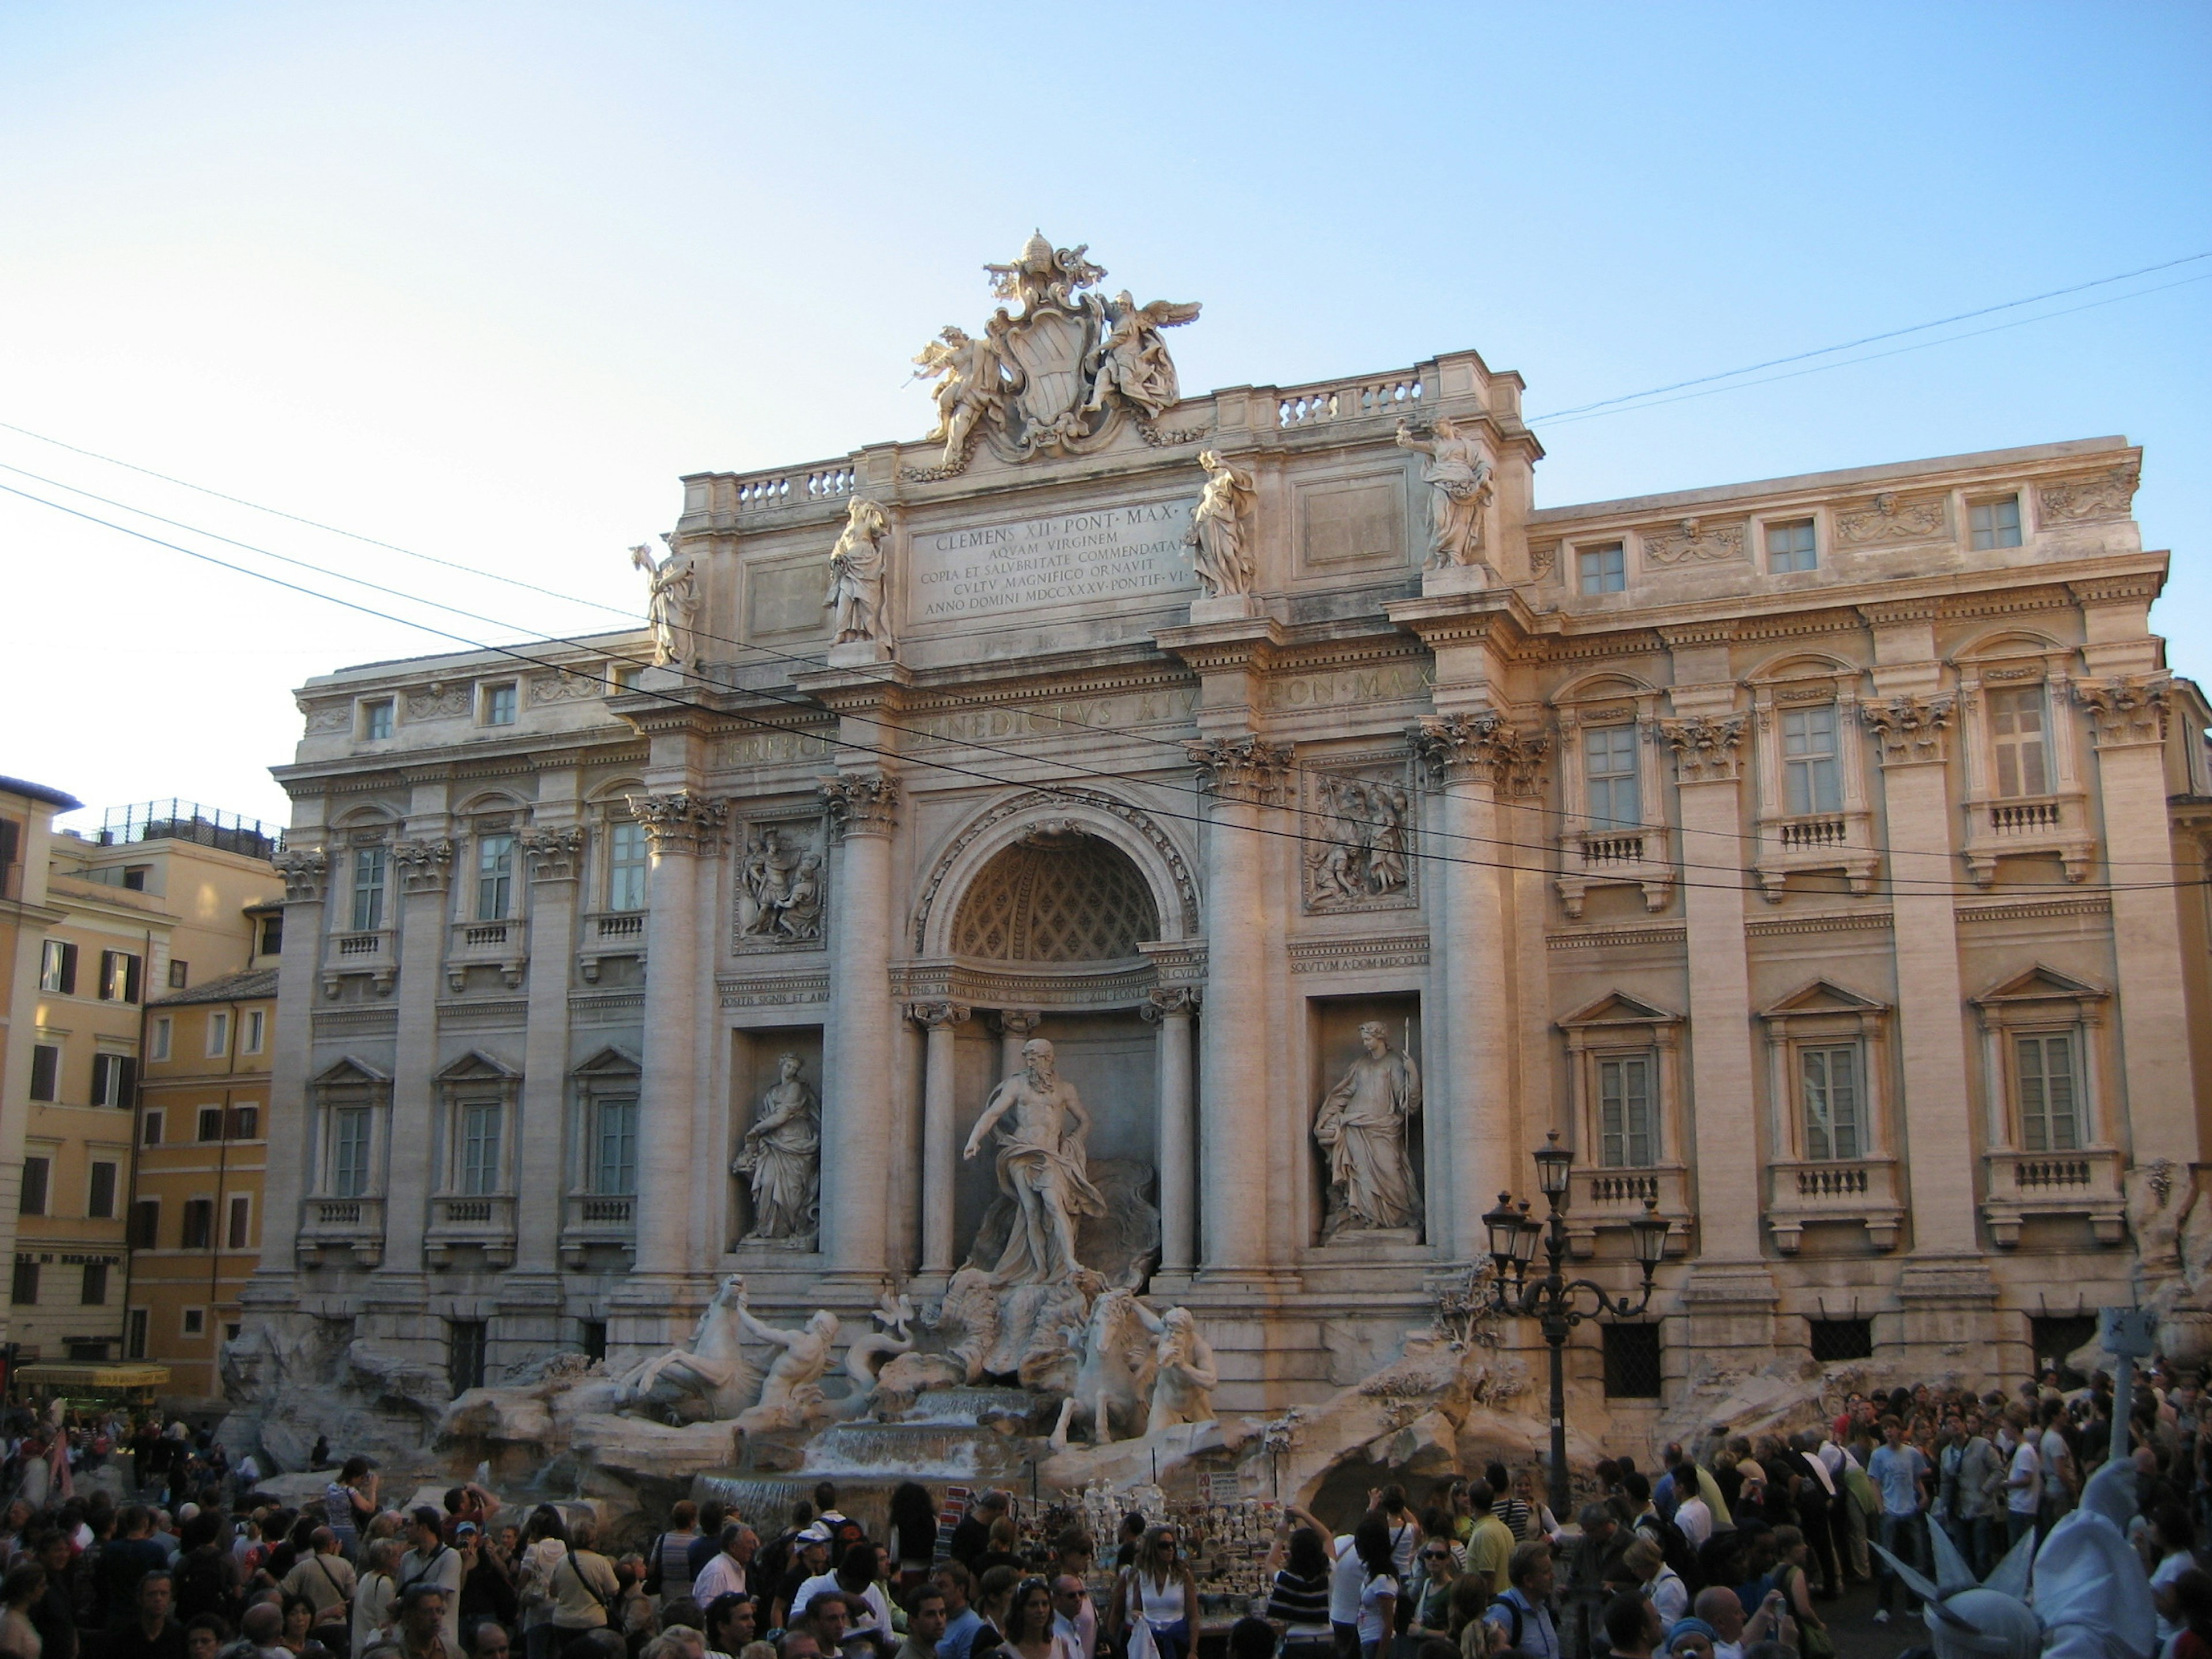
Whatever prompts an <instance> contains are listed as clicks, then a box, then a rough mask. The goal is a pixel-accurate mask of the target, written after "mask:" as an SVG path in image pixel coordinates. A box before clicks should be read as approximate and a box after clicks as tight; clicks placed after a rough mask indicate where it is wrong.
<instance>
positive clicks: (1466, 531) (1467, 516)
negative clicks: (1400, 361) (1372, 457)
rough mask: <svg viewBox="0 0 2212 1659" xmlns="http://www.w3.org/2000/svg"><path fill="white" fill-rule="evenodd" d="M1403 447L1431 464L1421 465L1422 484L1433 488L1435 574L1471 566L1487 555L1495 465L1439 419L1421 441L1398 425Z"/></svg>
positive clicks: (1431, 541)
mask: <svg viewBox="0 0 2212 1659" xmlns="http://www.w3.org/2000/svg"><path fill="white" fill-rule="evenodd" d="M1397 441H1398V447H1399V448H1401V449H1410V450H1413V451H1414V452H1415V453H1418V454H1422V455H1425V456H1427V457H1428V458H1429V459H1427V460H1426V461H1425V462H1424V463H1423V464H1422V466H1421V480H1422V482H1423V483H1426V484H1427V485H1428V487H1429V557H1428V566H1427V568H1429V569H1431V570H1436V569H1439V568H1443V567H1444V566H1446V565H1455V564H1469V563H1472V562H1474V556H1475V555H1476V554H1477V553H1479V552H1480V551H1481V550H1482V513H1483V509H1484V508H1485V507H1488V506H1489V505H1490V495H1491V483H1490V463H1489V462H1488V461H1486V460H1485V459H1482V452H1481V450H1480V449H1479V448H1478V447H1476V446H1475V441H1474V439H1472V438H1465V437H1462V436H1461V435H1460V431H1459V428H1457V427H1455V426H1454V425H1453V424H1452V423H1451V422H1449V421H1448V420H1445V419H1443V418H1442V417H1441V416H1439V417H1438V418H1437V421H1436V422H1435V423H1434V424H1433V425H1432V426H1431V428H1430V435H1429V436H1428V437H1427V438H1425V439H1424V438H1417V437H1415V436H1414V435H1413V428H1411V427H1409V426H1407V424H1406V423H1405V422H1403V421H1401V422H1398V440H1397Z"/></svg>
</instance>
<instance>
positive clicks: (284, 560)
mask: <svg viewBox="0 0 2212 1659" xmlns="http://www.w3.org/2000/svg"><path fill="white" fill-rule="evenodd" d="M0 471H8V472H13V473H15V475H17V476H18V477H26V478H33V479H36V480H37V481H38V482H39V483H43V484H46V485H49V486H50V487H52V488H54V489H65V490H68V491H69V492H70V494H72V495H82V496H83V497H85V498H86V499H88V500H89V501H99V502H100V503H101V504H103V505H104V506H108V507H116V508H118V509H119V510H121V511H123V512H125V513H133V514H135V515H137V516H138V517H141V518H146V519H150V520H154V521H155V523H157V524H163V525H167V526H170V527H171V528H173V529H176V530H182V531H185V532H189V533H191V534H193V535H197V536H204V537H207V538H209V539H210V540H214V541H218V542H222V543H224V544H227V545H228V546H232V547H235V548H239V549H240V550H244V551H246V552H248V553H252V554H255V555H258V556H260V557H263V558H267V559H272V560H275V561H276V562H278V563H281V564H287V565H290V566H293V567H294V568H298V569H302V570H311V571H313V572H314V573H315V574H318V575H321V576H326V577H331V578H333V579H335V580H339V581H345V582H350V583H352V584H354V585H355V586H360V587H365V588H368V590H370V591H371V592H378V593H383V594H386V595H389V596H390V597H392V598H393V599H403V600H405V601H406V602H408V603H409V604H412V605H427V606H428V607H429V608H431V609H433V610H436V611H445V612H447V614H448V615H451V616H455V617H463V618H465V619H466V620H468V621H470V622H477V623H484V624H486V625H487V626H489V627H492V628H497V629H506V630H508V631H511V632H514V633H519V634H522V635H524V636H525V637H526V638H528V637H533V636H532V635H531V634H530V630H528V629H524V628H522V627H521V626H520V624H518V623H512V622H509V621H507V619H505V618H503V617H487V616H485V615H483V613H482V612H480V611H469V610H465V609H464V608H463V607H461V606H459V605H447V604H446V603H445V602H443V601H442V600H438V599H426V598H424V597H423V596H422V595H421V594H418V593H414V592H409V591H407V590H405V589H403V588H397V587H392V586H386V584H384V583H381V582H373V581H370V580H368V579H367V578H366V577H362V576H354V575H349V574H346V573H345V572H343V571H338V570H333V569H331V568H329V567H328V566H325V565H320V564H317V563H315V562H313V561H312V560H307V559H301V558H295V557H293V556H290V555H289V554H283V553H278V552H276V551H274V550H271V549H269V548H265V547H262V546H260V545H258V544H255V543H252V542H246V541H240V540H239V539H238V538H236V537H233V536H226V535H223V534H222V533H220V532H216V531H211V530H207V529H204V528H203V527H201V526H197V525H192V524H187V523H185V522H184V521H183V520H178V519H171V518H167V517H164V516H163V515H161V514H160V513H153V512H149V511H148V510H147V509H145V508H143V507H134V506H132V505H131V503H130V502H127V501H117V500H115V499H114V498H112V497H111V496H106V495H99V494H96V493H95V492H94V491H92V490H88V489H81V488H79V487H78V486H77V485H75V484H70V483H62V482H61V481H60V480H58V479H53V478H48V477H44V476H43V475H41V474H40V473H35V472H33V471H29V470H28V469H27V468H24V467H19V466H14V465H9V464H7V463H5V462H0ZM706 637H714V636H713V635H708V636H706ZM534 638H535V640H536V642H538V643H543V644H553V645H562V646H566V647H569V648H570V649H573V650H579V651H580V650H585V649H587V648H591V649H594V650H596V649H597V647H586V643H585V642H584V641H582V640H580V639H576V638H573V637H567V636H562V635H537V636H534ZM608 654H610V655H611V658H612V659H614V660H617V661H620V662H623V663H625V664H626V665H629V666H633V667H646V666H648V664H647V662H645V661H644V660H643V659H639V658H634V657H624V656H622V655H620V654H619V653H608ZM683 673H684V678H686V679H690V680H694V681H696V682H697V683H698V684H701V685H702V686H706V687H708V688H709V689H714V690H728V689H731V688H726V687H719V686H717V685H716V684H715V682H714V681H713V680H712V679H710V678H708V677H707V676H706V675H705V674H703V673H698V672H695V671H691V670H689V669H686V670H684V671H683ZM745 694H746V695H751V696H762V697H766V698H768V699H769V700H770V701H773V702H778V703H781V704H782V705H784V706H785V707H787V708H793V709H795V710H797V711H798V712H799V713H801V714H807V715H812V714H815V713H816V712H817V708H818V705H817V704H816V703H815V702H813V701H812V700H811V699H810V698H808V697H806V696H805V695H804V694H802V693H799V692H797V691H795V690H794V691H793V693H792V694H790V695H789V696H786V695H785V694H784V693H783V692H782V691H781V690H779V689H777V688H774V687H759V688H748V689H745ZM983 706H984V707H1003V706H1004V705H994V704H985V705H983ZM845 718H848V719H853V720H860V722H861V723H863V724H866V725H868V726H874V727H876V728H877V729H878V730H879V731H884V732H892V733H895V734H896V735H898V736H901V737H905V738H921V739H922V740H924V741H927V742H931V743H938V744H943V745H944V746H945V747H947V748H955V749H966V750H977V751H980V752H982V753H985V754H991V755H998V756H1000V757H1004V758H1006V759H1007V760H1011V761H1013V762H1015V763H1017V764H1020V765H1031V764H1035V763H1038V762H1043V763H1048V764H1051V765H1054V766H1057V767H1060V768H1061V769H1063V770H1065V771H1067V772H1070V773H1073V774H1074V775H1076V776H1077V777H1079V778H1081V779H1085V780H1105V781H1112V782H1117V783H1126V784H1132V785H1137V786H1140V787H1149V788H1155V789H1167V790H1170V791H1171V792H1173V793H1177V794H1185V795H1188V796H1190V797H1191V798H1192V799H1199V800H1202V799H1204V794H1203V792H1202V791H1200V790H1199V789H1196V788H1194V787H1189V786H1188V785H1179V784H1171V783H1167V782H1164V781H1160V780H1158V779H1157V778H1156V777H1154V776H1152V775H1150V774H1136V773H1129V772H1109V771H1101V770H1099V769H1097V768H1095V767H1088V766H1084V765H1080V764H1079V763H1075V762H1073V761H1064V760H1061V759H1060V758H1059V757H1056V756H1053V755H1035V754H1030V753H1028V752H1025V751H1023V750H1013V749H1005V748H1001V747H1000V746H999V745H997V744H986V743H977V742H975V741H973V740H972V739H968V738H941V737H939V736H938V735H937V734H935V733H933V732H921V731H917V730H916V729H915V728H914V727H912V726H905V725H902V724H900V723H899V722H897V721H895V720H878V719H876V718H874V717H872V716H869V715H865V714H848V715H847V716H845ZM1076 723H1078V724H1080V722H1076ZM1084 729H1085V731H1092V730H1095V729H1096V728H1094V727H1091V726H1088V725H1085V726H1084ZM1119 735H1130V736H1141V734H1138V733H1121V734H1119ZM1145 740H1146V741H1148V742H1152V743H1157V744H1164V745H1166V744H1170V741H1171V740H1169V739H1163V738H1146V739H1145ZM1172 746H1173V747H1175V749H1176V754H1177V756H1178V757H1179V758H1181V757H1182V753H1183V751H1182V747H1181V745H1180V744H1172ZM899 752H900V753H902V754H903V753H905V751H904V750H901V751H899ZM1289 770H1291V771H1293V772H1298V771H1303V770H1304V769H1302V768H1298V767H1296V766H1292V767H1291V768H1289ZM1319 775H1323V776H1334V775H1333V774H1319ZM1266 810H1270V811H1286V812H1289V813H1291V814H1292V815H1293V816H1296V815H1297V813H1298V812H1299V811H1300V809H1299V808H1297V807H1296V806H1270V807H1268V808H1267V809H1266ZM1568 816H1571V815H1568ZM1637 827H1638V828H1642V827H1644V826H1637ZM1653 827H1655V828H1661V827H1662V826H1653ZM1663 827H1665V828H1676V829H1680V830H1681V832H1682V834H1683V836H1684V838H1685V845H1686V844H1687V841H1688V838H1689V837H1690V836H1703V837H1705V838H1707V839H1721V838H1723V836H1724V837H1725V838H1726V839H1728V840H1730V841H1751V842H1753V843H1754V844H1757V840H1758V838H1756V837H1747V836H1742V835H1741V834H1740V833H1735V832H1726V831H1720V832H1716V831H1711V830H1702V829H1699V830H1692V829H1688V828H1687V827H1686V826H1680V825H1675V826H1663ZM1424 833H1425V834H1426V835H1428V836H1433V837H1435V838H1437V839H1441V840H1444V841H1450V842H1461V843H1462V844H1465V845H1469V846H1484V847H1496V848H1506V849H1510V850H1512V851H1516V852H1528V853H1535V854H1540V855H1541V856H1545V857H1548V856H1549V855H1550V854H1551V852H1552V848H1550V847H1549V846H1547V845H1544V844H1541V843H1535V842H1519V841H1513V840H1510V839H1508V838H1505V837H1501V836H1468V835H1464V834H1461V833H1457V832H1455V831H1451V830H1443V829H1436V830H1428V831H1425V832H1424ZM1619 833H1627V830H1626V829H1622V830H1620V831H1619ZM1319 844H1322V845H1333V844H1334V843H1331V842H1320V843H1319ZM1885 850H1887V851H1889V852H1891V854H1892V855H1893V856H1894V855H1895V854H1896V853H1899V852H1909V853H1912V854H1916V855H1917V856H1922V857H1932V858H1939V859H1942V860H1944V861H1945V862H1946V863H1948V862H1949V861H1950V860H1953V859H1954V858H1955V857H1956V854H1954V853H1952V852H1950V851H1948V849H1946V850H1941V851H1939V850H1936V849H1932V848H1899V849H1885ZM1668 862H1674V863H1679V864H1680V866H1681V867H1682V868H1683V869H1685V870H1707V871H1711V872H1715V873H1717V874H1720V875H1724V876H1740V875H1741V873H1742V866H1741V865H1737V864H1711V863H1707V862H1705V861H1704V860H1698V859H1692V858H1689V857H1687V856H1685V857H1684V858H1682V859H1680V860H1668ZM2146 862H2148V861H2146V860H2114V859H2111V858H2107V859H2106V865H2107V866H2112V867H2117V866H2120V865H2122V864H2130V865H2132V864H2138V863H2146ZM2149 867H2152V868H2156V869H2169V868H2171V867H2172V866H2171V864H2170V863H2157V862H2151V863H2149ZM1889 882H1890V888H1891V890H1892V891H1893V892H1894V891H1895V890H1896V884H1898V883H1899V882H1907V883H1911V884H1912V886H1913V887H1914V888H1916V889H1920V888H1926V889H1932V890H1944V891H1948V892H1951V893H1954V894H1958V893H1960V892H1963V891H1964V889H1962V888H1960V886H1959V885H1958V884H1957V883H1956V882H1955V881H1954V880H1952V879H1951V878H1948V877H1944V878H1937V877H1921V876H1895V875H1893V876H1892V877H1891V878H1889ZM2019 885H2021V886H2023V887H2030V886H2048V887H2051V889H2052V890H2064V889H2065V888H2071V889H2074V890H2079V884H2075V883H2071V882H2069V883H2066V884H2063V888H2062V886H2061V884H2058V883H2041V884H2036V883H2021V884H2019Z"/></svg>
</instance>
